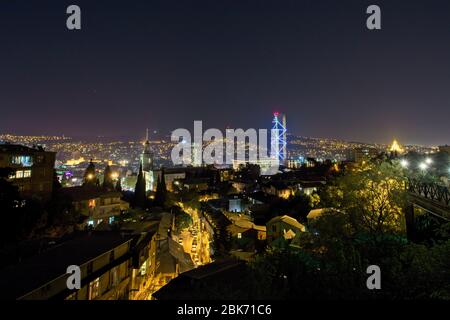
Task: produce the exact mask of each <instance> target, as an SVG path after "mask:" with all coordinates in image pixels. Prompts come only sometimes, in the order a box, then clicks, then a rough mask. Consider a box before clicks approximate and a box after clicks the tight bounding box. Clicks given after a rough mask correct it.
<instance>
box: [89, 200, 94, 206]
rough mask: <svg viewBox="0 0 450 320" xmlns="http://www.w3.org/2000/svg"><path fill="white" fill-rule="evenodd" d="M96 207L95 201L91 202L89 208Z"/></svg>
mask: <svg viewBox="0 0 450 320" xmlns="http://www.w3.org/2000/svg"><path fill="white" fill-rule="evenodd" d="M93 207H95V199H91V200H89V208H93Z"/></svg>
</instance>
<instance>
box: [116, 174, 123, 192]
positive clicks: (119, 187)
mask: <svg viewBox="0 0 450 320" xmlns="http://www.w3.org/2000/svg"><path fill="white" fill-rule="evenodd" d="M115 190H116V191H117V192H122V182H121V181H120V177H119V178H118V179H117V182H116V187H115Z"/></svg>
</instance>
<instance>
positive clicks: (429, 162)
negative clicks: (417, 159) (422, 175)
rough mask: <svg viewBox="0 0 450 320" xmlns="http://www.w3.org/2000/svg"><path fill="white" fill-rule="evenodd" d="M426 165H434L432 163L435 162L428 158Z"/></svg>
mask: <svg viewBox="0 0 450 320" xmlns="http://www.w3.org/2000/svg"><path fill="white" fill-rule="evenodd" d="M425 163H426V164H432V163H433V160H432V159H431V158H426V159H425Z"/></svg>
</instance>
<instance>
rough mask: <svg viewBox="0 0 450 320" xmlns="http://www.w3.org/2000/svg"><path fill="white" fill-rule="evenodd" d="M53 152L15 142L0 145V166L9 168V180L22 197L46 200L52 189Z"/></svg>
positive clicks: (54, 154)
mask: <svg viewBox="0 0 450 320" xmlns="http://www.w3.org/2000/svg"><path fill="white" fill-rule="evenodd" d="M55 156H56V153H55V152H47V151H44V149H43V148H41V147H38V148H29V147H26V146H22V145H15V144H1V145H0V168H11V169H12V173H11V174H10V176H9V181H10V182H12V184H13V185H15V186H17V187H18V188H19V192H20V194H21V195H22V196H23V197H31V196H33V197H37V198H40V199H41V200H44V201H45V200H48V199H49V198H50V197H51V194H52V190H53V176H54V167H55Z"/></svg>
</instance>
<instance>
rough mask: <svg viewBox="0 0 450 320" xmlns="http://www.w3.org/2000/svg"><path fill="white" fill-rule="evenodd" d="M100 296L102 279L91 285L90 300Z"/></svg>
mask: <svg viewBox="0 0 450 320" xmlns="http://www.w3.org/2000/svg"><path fill="white" fill-rule="evenodd" d="M99 294H100V278H97V279H95V280H94V281H92V282H91V283H89V300H93V299H95V298H97V297H98V296H99Z"/></svg>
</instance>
